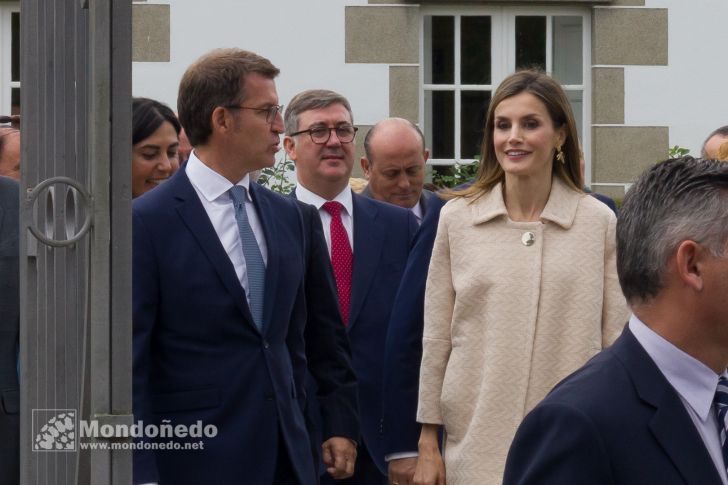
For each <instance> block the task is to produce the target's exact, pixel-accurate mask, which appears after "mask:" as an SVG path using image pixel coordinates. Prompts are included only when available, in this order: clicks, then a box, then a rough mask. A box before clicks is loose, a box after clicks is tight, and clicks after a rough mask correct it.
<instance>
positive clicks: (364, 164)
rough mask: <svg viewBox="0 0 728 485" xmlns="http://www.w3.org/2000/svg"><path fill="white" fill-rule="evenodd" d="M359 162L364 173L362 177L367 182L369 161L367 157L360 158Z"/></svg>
mask: <svg viewBox="0 0 728 485" xmlns="http://www.w3.org/2000/svg"><path fill="white" fill-rule="evenodd" d="M359 162H360V163H361V169H362V170H363V171H364V176H365V177H366V178H367V180H369V168H370V166H369V165H370V164H369V159H368V158H367V157H361V159H360V160H359Z"/></svg>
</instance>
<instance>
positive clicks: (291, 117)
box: [283, 89, 354, 135]
mask: <svg viewBox="0 0 728 485" xmlns="http://www.w3.org/2000/svg"><path fill="white" fill-rule="evenodd" d="M332 104H341V105H343V106H344V108H346V110H347V111H348V112H349V117H350V118H351V122H352V124H353V123H354V115H353V114H352V113H351V105H350V104H349V100H347V99H346V98H345V97H344V96H342V95H341V94H339V93H336V92H334V91H329V90H327V89H309V90H308V91H303V92H302V93H298V94H297V95H295V96H294V97H293V99H292V100H291V101H290V102H289V103H288V107H287V108H286V115H285V116H284V118H283V122H284V124H285V127H286V135H290V134H291V133H295V132H297V131H299V128H298V117H299V116H300V114H301V113H303V112H305V111H311V110H312V109H323V108H328V107H329V106H331V105H332Z"/></svg>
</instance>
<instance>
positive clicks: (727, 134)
mask: <svg viewBox="0 0 728 485" xmlns="http://www.w3.org/2000/svg"><path fill="white" fill-rule="evenodd" d="M716 135H719V136H722V137H723V138H728V125H725V126H721V127H720V128H716V129H715V130H713V132H712V133H711V134H710V135H708V136H707V138H706V139H705V141H704V142H703V147H702V148H701V149H700V156H701V157H703V158H708V154H707V153H706V152H705V145H706V144H707V143H708V141H709V140H710V139H711V138H713V137H714V136H716Z"/></svg>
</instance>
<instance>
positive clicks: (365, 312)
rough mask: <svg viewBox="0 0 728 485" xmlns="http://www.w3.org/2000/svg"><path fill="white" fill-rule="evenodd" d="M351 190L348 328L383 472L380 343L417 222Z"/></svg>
mask: <svg viewBox="0 0 728 485" xmlns="http://www.w3.org/2000/svg"><path fill="white" fill-rule="evenodd" d="M352 195H353V211H354V267H353V270H352V288H351V301H350V309H349V324H348V326H347V327H346V329H347V333H348V335H349V342H350V344H351V353H352V364H353V367H354V372H355V373H356V377H357V380H358V382H359V410H360V415H361V437H362V439H363V440H364V443H365V444H366V447H367V449H368V450H369V453H370V455H371V456H372V458H373V459H374V461H375V463H377V466H378V467H379V468H380V469H381V471H382V473H385V474H386V468H385V465H384V453H383V451H382V443H381V435H380V433H381V420H382V413H381V409H382V408H381V403H382V378H383V372H384V344H385V340H386V336H387V325H388V323H389V315H390V312H391V310H392V304H393V303H394V296H395V294H396V293H397V288H398V287H399V282H400V279H401V278H402V273H403V272H404V268H405V265H406V263H407V255H408V253H409V248H410V244H411V241H412V238H413V237H414V234H415V232H416V231H417V227H418V226H417V220H416V219H415V217H414V215H413V214H412V213H411V212H410V211H408V210H406V209H403V208H401V207H397V206H394V205H392V204H387V203H384V202H379V201H376V200H372V199H369V198H367V197H364V196H361V195H359V194H352ZM313 413H314V415H315V408H314V409H313ZM324 425H325V423H324ZM314 426H320V425H317V424H314Z"/></svg>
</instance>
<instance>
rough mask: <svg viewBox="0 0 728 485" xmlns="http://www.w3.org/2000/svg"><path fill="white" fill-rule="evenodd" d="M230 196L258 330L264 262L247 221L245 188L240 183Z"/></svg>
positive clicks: (261, 312) (263, 287)
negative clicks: (233, 205)
mask: <svg viewBox="0 0 728 485" xmlns="http://www.w3.org/2000/svg"><path fill="white" fill-rule="evenodd" d="M230 198H232V199H233V204H235V220H236V221H237V222H238V232H240V241H241V243H242V244H243V256H244V257H245V266H246V271H247V273H248V299H249V300H250V313H251V314H252V315H253V321H254V322H255V325H256V326H257V327H258V330H262V329H263V295H264V289H265V263H264V262H263V256H262V255H261V254H260V248H259V247H258V241H256V240H255V234H254V233H253V229H252V228H251V227H250V222H248V213H247V212H246V211H245V200H246V199H247V190H246V189H245V187H243V186H241V185H236V186H234V187H233V188H232V189H230Z"/></svg>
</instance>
